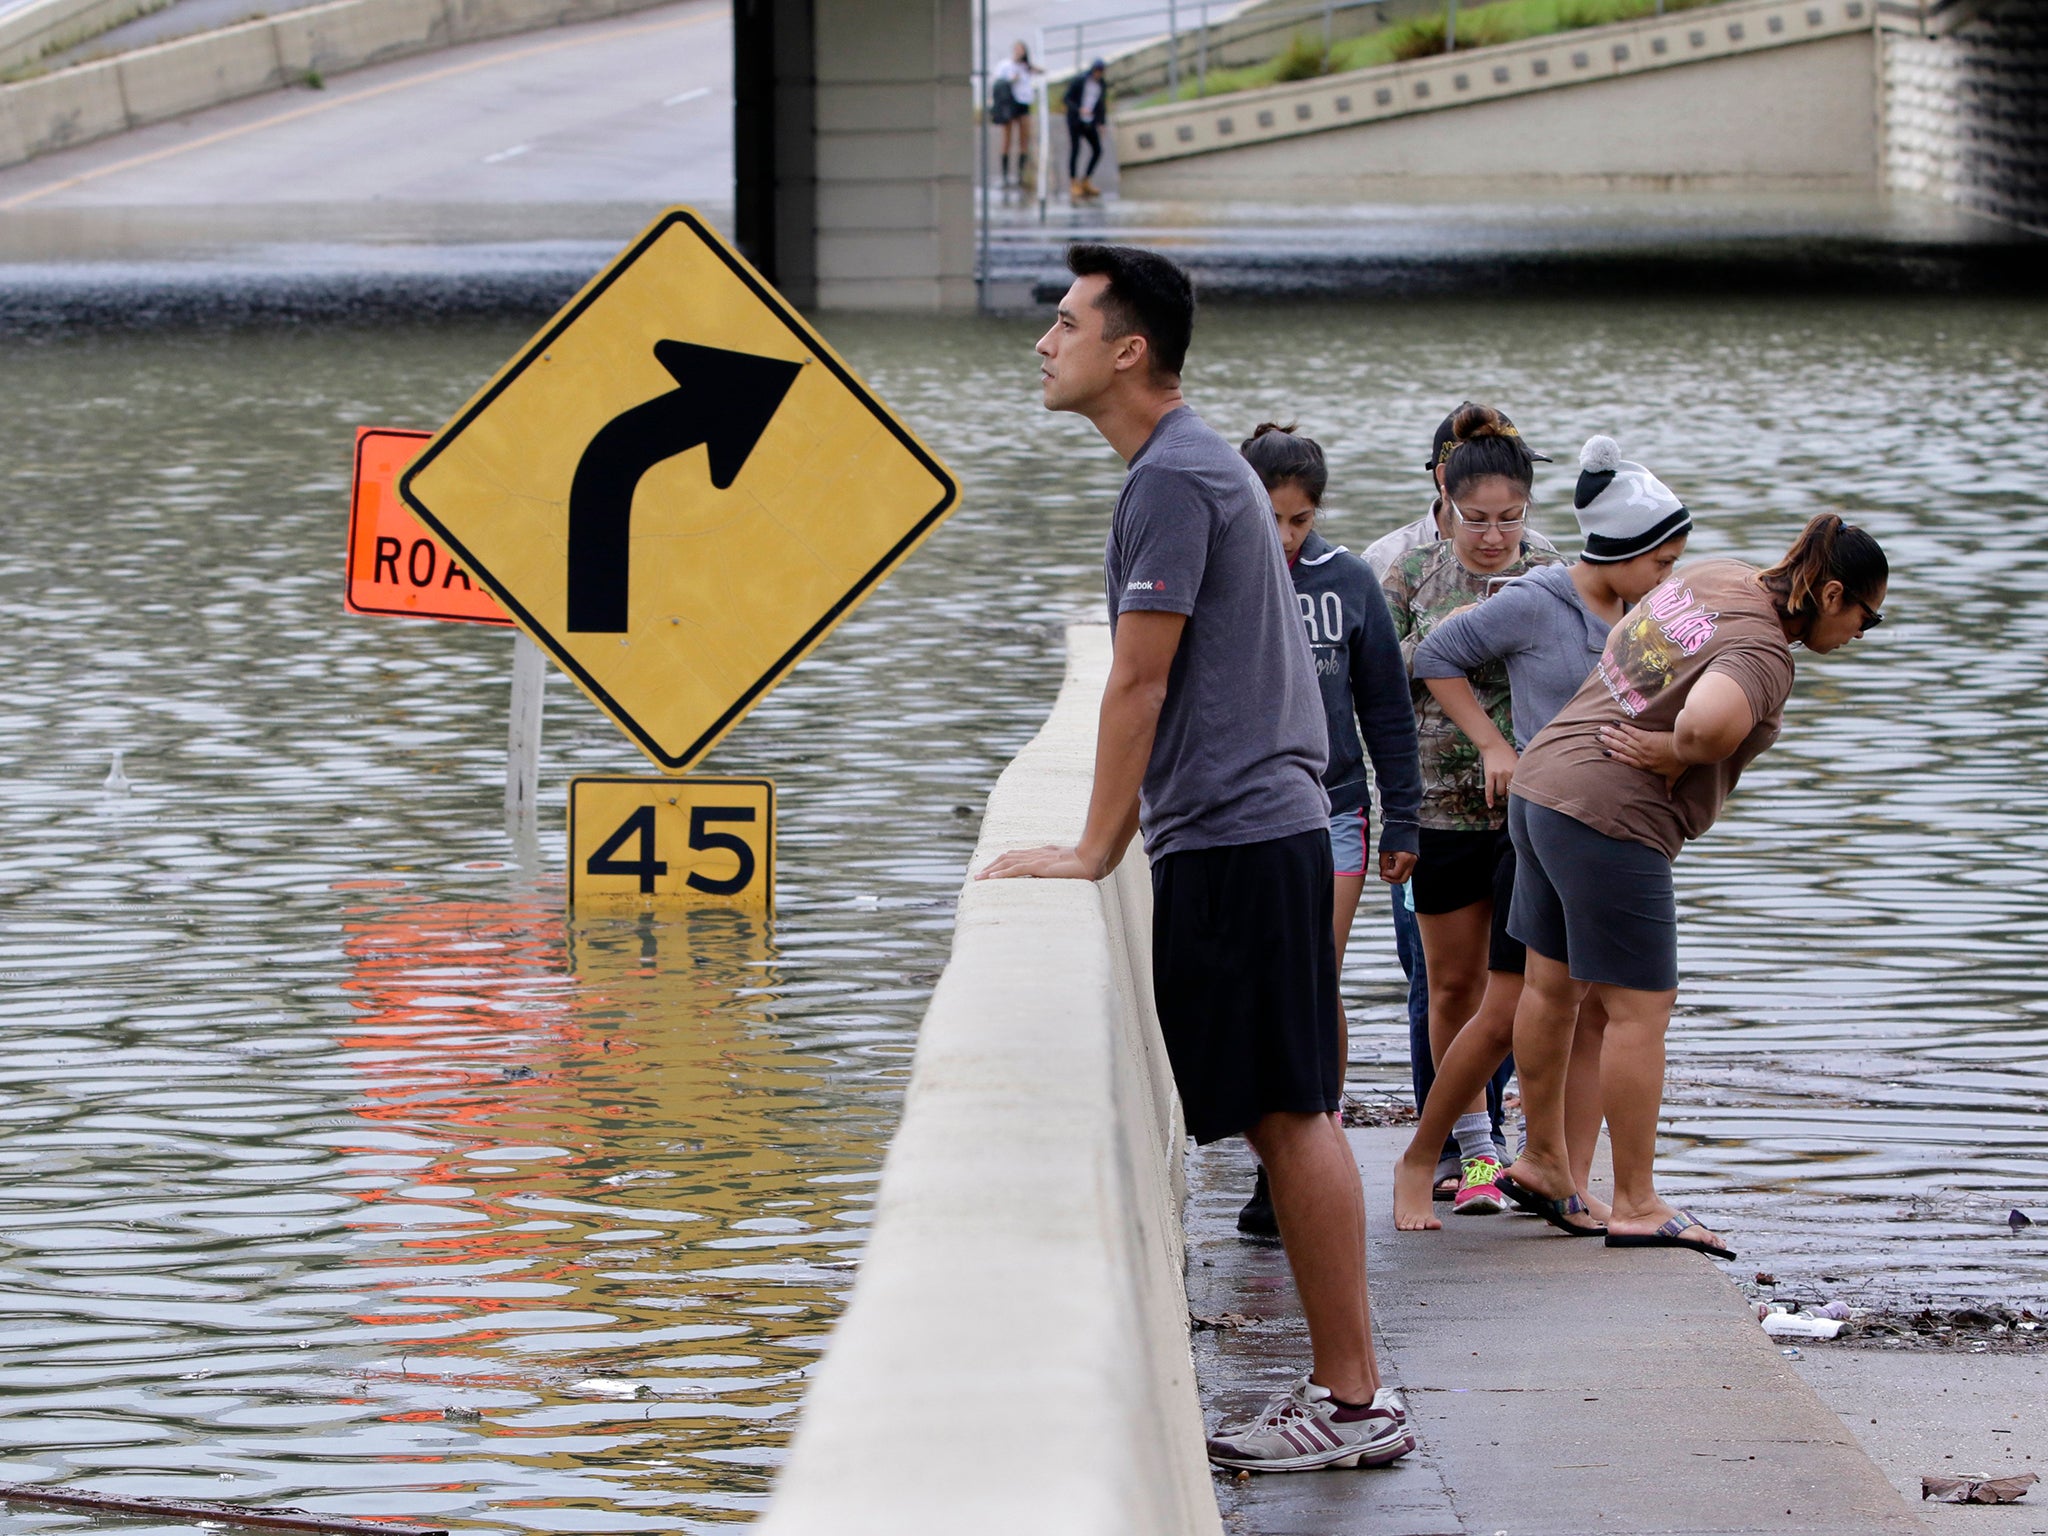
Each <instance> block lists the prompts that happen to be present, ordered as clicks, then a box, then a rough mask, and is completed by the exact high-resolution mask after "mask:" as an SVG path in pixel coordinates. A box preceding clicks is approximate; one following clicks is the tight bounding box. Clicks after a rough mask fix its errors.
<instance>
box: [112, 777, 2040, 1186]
mask: <svg viewBox="0 0 2048 1536" xmlns="http://www.w3.org/2000/svg"><path fill="white" fill-rule="evenodd" d="M100 788H102V789H104V790H105V791H106V792H107V793H108V794H110V795H125V794H127V793H128V790H129V788H130V785H129V783H128V775H127V774H125V773H123V772H122V771H121V749H120V748H119V747H116V748H114V771H113V772H112V773H110V774H108V775H107V776H106V777H105V778H104V779H102V780H101V781H100ZM2013 1215H2015V1216H2017V1215H2019V1212H2018V1211H2014V1212H2013ZM2015 1225H2017V1223H2015Z"/></svg>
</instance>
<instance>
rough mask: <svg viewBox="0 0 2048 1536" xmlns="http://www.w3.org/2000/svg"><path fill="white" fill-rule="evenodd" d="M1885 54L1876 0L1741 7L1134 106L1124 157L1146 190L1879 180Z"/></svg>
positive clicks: (1805, 185) (1138, 186)
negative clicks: (1880, 60) (1880, 66)
mask: <svg viewBox="0 0 2048 1536" xmlns="http://www.w3.org/2000/svg"><path fill="white" fill-rule="evenodd" d="M1876 48H1877V29H1876V25H1875V16H1874V12H1873V9H1872V3H1871V0H1737V3H1733V4H1724V5H1712V6H1704V7H1699V8H1695V9H1691V10H1685V11H1674V12H1672V13H1670V14H1668V15H1665V16H1661V17H1651V18H1646V19H1644V20H1641V21H1634V22H1625V23H1622V24H1619V25H1616V26H1610V27H1594V28H1587V29H1584V30H1580V31H1575V32H1562V33H1557V34H1555V35H1553V36H1549V37H1543V38H1534V39H1530V40H1529V41H1526V42H1520V43H1509V44H1504V45H1502V46H1499V47H1494V48H1477V49H1472V50H1469V51H1461V52H1459V53H1456V54H1451V55H1445V56H1438V57H1434V58H1427V59H1419V60H1415V61H1413V62H1410V63H1406V64H1394V65H1388V66H1385V67H1382V68H1378V69H1367V70H1355V71H1351V72H1348V73H1345V74H1338V75H1325V76H1322V77H1321V78H1319V79H1315V80H1306V81H1300V82H1296V83H1293V84H1289V85H1280V86H1273V87H1270V88H1268V89H1265V90H1258V91H1244V92H1239V93H1236V94H1233V95H1230V96H1216V97H1210V98H1207V99H1205V100H1202V101H1192V102H1182V103H1176V104H1173V105H1169V106H1161V107H1149V108H1144V109H1140V110H1137V111H1133V112H1128V113H1125V114H1124V115H1123V117H1122V118H1121V120H1120V121H1119V122H1118V123H1117V126H1116V134H1117V155H1118V160H1119V163H1120V165H1121V167H1122V170H1123V176H1124V187H1125V190H1126V193H1127V194H1128V195H1130V196H1133V197H1148V198H1153V197H1172V196H1175V195H1178V194H1183V193H1193V192H1195V191H1196V190H1197V189H1207V195H1210V196H1216V195H1224V196H1228V195H1247V196H1275V195H1287V194H1289V193H1301V194H1308V195H1316V196H1322V197H1329V196H1334V195H1339V194H1342V193H1344V192H1346V191H1352V192H1367V191H1370V190H1372V189H1373V188H1374V187H1375V186H1377V185H1383V184H1386V183H1389V182H1411V183H1414V182H1424V181H1426V182H1429V183H1441V182H1442V181H1444V180H1446V179H1454V180H1464V181H1480V182H1493V183H1500V184H1522V185H1528V184H1549V185H1560V184H1577V185H1595V186H1601V187H1622V186H1631V187H1642V188H1648V189H1664V188H1669V187H1674V186H1685V187H1691V188H1696V189H1697V188H1708V187H1717V186H1720V187H1740V188H1745V189H1759V188H1764V187H1775V188H1783V189H1788V190H1789V189H1815V188H1828V189H1846V188H1852V187H1874V186H1875V185H1876V184H1877V181H1878V174H1879V154H1878V137H1877V132H1878V130H1877V124H1878V117H1879V114H1878V97H1877V90H1878V88H1877V67H1876V59H1877V54H1876Z"/></svg>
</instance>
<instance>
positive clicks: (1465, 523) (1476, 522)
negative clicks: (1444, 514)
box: [1444, 496, 1529, 533]
mask: <svg viewBox="0 0 2048 1536" xmlns="http://www.w3.org/2000/svg"><path fill="white" fill-rule="evenodd" d="M1444 503H1445V505H1447V506H1448V507H1449V508H1450V509H1451V516H1453V517H1455V518H1456V519H1457V520H1458V523H1459V526H1460V527H1464V528H1473V529H1477V530H1478V531H1479V532H1480V533H1489V532H1491V533H1520V532H1521V531H1522V524H1523V523H1524V522H1526V521H1527V520H1528V517H1529V503H1527V502H1526V501H1525V502H1523V503H1522V510H1521V511H1519V512H1517V513H1516V514H1515V515H1514V516H1513V517H1503V518H1498V519H1495V520H1493V521H1488V520H1487V519H1486V518H1483V517H1467V516H1466V515H1465V513H1464V511H1463V509H1461V508H1460V507H1459V505H1458V504H1457V503H1456V502H1455V501H1452V500H1451V498H1450V497H1448V496H1446V497H1444Z"/></svg>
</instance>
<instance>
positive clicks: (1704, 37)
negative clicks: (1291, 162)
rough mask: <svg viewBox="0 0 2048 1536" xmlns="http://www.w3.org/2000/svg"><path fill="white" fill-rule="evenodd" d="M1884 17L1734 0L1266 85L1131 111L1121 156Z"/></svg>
mask: <svg viewBox="0 0 2048 1536" xmlns="http://www.w3.org/2000/svg"><path fill="white" fill-rule="evenodd" d="M1875 24H1876V15H1875V9H1874V0H1730V3H1728V4H1725V5H1716V6H1713V7H1710V8H1699V9H1694V10H1689V11H1679V12H1675V13H1672V14H1670V15H1666V16H1663V17H1649V18H1645V19H1643V20H1639V21H1628V22H1621V23H1618V24H1616V25H1613V26H1606V27H1588V28H1584V29H1582V30H1579V31H1574V32H1558V33H1553V34H1551V35H1549V36H1547V37H1540V38H1531V39H1528V40H1527V41H1524V42H1519V43H1503V44H1500V45H1498V46H1496V47H1491V48H1473V49H1469V50H1462V51H1460V52H1458V53H1453V54H1438V55H1435V56H1433V57H1430V58H1426V59H1418V60H1415V61H1413V62H1410V63H1406V64H1389V65H1383V66H1380V67H1379V68H1375V69H1360V70H1351V71H1348V72H1346V73H1344V74H1338V75H1323V76H1320V77H1319V78H1317V79H1314V80H1305V81H1299V82H1296V83H1294V84H1289V85H1276V86H1268V87H1266V88H1264V89H1261V90H1255V91H1239V92H1236V93H1234V94H1232V95H1228V96H1212V97H1209V98H1208V99H1206V100H1202V101H1189V102H1175V103H1171V104H1168V105H1165V106H1158V107H1144V108H1139V109H1137V110H1134V111H1129V112H1125V113H1124V114H1123V115H1122V116H1121V117H1120V118H1119V119H1118V120H1117V121H1116V123H1115V125H1114V126H1115V130H1116V146H1117V157H1118V163H1119V164H1121V165H1125V166H1133V165H1148V164H1154V163H1157V162H1159V161H1163V160H1178V159H1184V158H1186V157H1187V156H1190V155H1202V154H1209V153H1213V152H1215V151H1217V150H1223V149H1235V148H1238V147H1239V146H1242V145H1246V144H1262V143H1268V142H1271V141H1272V140H1275V139H1286V138H1297V137H1301V136H1303V135H1306V134H1312V133H1328V132H1330V131H1331V130H1333V129H1338V128H1350V127H1354V126H1356V125H1358V124H1360V123H1371V122H1382V121H1385V120H1388V119H1390V118H1397V117H1409V116H1413V115H1415V114H1417V113H1423V112H1440V111H1444V110H1446V109H1448V108H1452V107H1462V106H1465V105H1468V104H1470V103H1472V102H1478V101H1498V100H1501V99H1503V98H1507V97H1514V96H1526V95H1531V94H1534V93H1536V92H1539V91H1549V90H1557V89H1559V88H1560V87H1565V86H1572V85H1582V84H1586V83H1589V82H1592V81H1595V80H1612V79H1616V78H1619V77H1622V76H1626V75H1637V74H1644V73H1647V72H1649V71H1652V70H1660V69H1672V68H1676V67H1679V66H1681V65H1686V64H1694V63H1701V62H1704V61H1706V60H1709V59H1723V58H1731V57H1735V56H1738V55H1741V54H1746V53H1757V52H1762V51H1764V50H1767V49H1773V48H1783V47H1788V46H1791V45H1793V44H1797V43H1807V42H1817V41H1819V40H1821V39H1824V38H1829V37H1840V36H1844V35H1847V34H1850V33H1855V32H1869V31H1870V30H1872V28H1873V27H1874V26H1875Z"/></svg>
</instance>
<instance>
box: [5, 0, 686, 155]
mask: <svg viewBox="0 0 2048 1536" xmlns="http://www.w3.org/2000/svg"><path fill="white" fill-rule="evenodd" d="M665 3H667V0H331V3H329V4H327V5H316V6H312V7H310V8H308V9H306V10H302V11H293V12H290V13H289V14H286V15H283V16H275V17H267V18H264V19H261V20H257V21H248V22H243V23H241V24H240V25H238V26H232V27H222V28H220V29H219V30H218V31H214V32H202V33H200V34H198V35H197V36H194V37H183V38H178V39H176V40H175V41H173V42H168V43H159V44H157V45H156V46H155V47H153V48H138V49H135V50H134V51H132V52H129V53H124V54H119V55H117V56H115V57H113V58H110V59H102V60H99V61H97V62H95V63H91V64H80V65H77V66H75V67H73V68H70V69H62V70H58V71H56V72H54V73H52V74H48V75H44V76H41V77H39V78H37V79H33V80H26V81H23V82H21V83H19V84H17V85H10V86H6V87H0V165H12V164H15V163H16V162H18V161H22V160H27V159H31V158H33V157H34V156H36V155H40V154H46V153H48V152H49V151H51V150H53V149H64V148H68V147H70V146H71V145H74V144H85V143H89V142H91V141H92V140H94V139H100V138H105V137H106V136H107V135H109V134H114V133H121V132H124V131H125V130H127V129H130V128H141V127H145V126H147V125H148V124H150V123H159V122H163V121H165V120H167V119H169V118H174V117H182V116H184V115H185V114H187V113H190V112H197V111H201V110H203V109H204V108H207V107H214V106H219V105H220V104H221V103H222V102H226V101H236V100H239V99H240V98H242V97H244V96H253V95H256V94H258V93H260V92H263V91H272V90H277V89H279V88H280V87H283V86H287V85H294V84H299V83H301V82H304V81H305V80H306V78H307V76H308V74H309V73H312V72H316V71H317V72H318V73H319V74H320V75H321V76H323V77H325V76H328V75H339V74H345V73H346V72H348V71H349V70H352V69H361V68H363V67H364V66H365V65H368V64H380V63H383V62H384V61H385V60H387V59H395V58H402V57H404V56H405V55H407V54H414V53H423V52H426V51H428V50H429V49H434V48H445V47H448V46H450V45H452V44H455V43H469V42H479V41H482V40H484V39H487V38H493V37H505V36H509V35H511V34H513V33H517V32H530V31H537V30H539V29H541V28H544V27H554V26H563V25H568V24H570V23H574V22H579V21H596V20H600V19H602V18H604V17H607V16H619V15H624V14H626V13H627V12H630V11H639V10H646V9H649V8H650V7H652V6H656V5H661V4H665Z"/></svg>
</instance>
